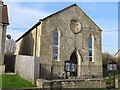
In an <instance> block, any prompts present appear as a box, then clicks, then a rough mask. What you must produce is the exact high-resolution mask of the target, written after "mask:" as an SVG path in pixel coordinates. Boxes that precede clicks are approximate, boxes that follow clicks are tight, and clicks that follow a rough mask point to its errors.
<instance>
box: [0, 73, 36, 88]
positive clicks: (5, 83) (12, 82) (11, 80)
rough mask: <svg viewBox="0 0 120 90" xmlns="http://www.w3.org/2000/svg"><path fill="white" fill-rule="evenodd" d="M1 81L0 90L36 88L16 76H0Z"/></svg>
mask: <svg viewBox="0 0 120 90" xmlns="http://www.w3.org/2000/svg"><path fill="white" fill-rule="evenodd" d="M0 78H2V81H0V85H1V86H0V88H30V87H36V86H35V85H33V84H31V83H30V82H29V81H27V80H24V79H23V78H21V77H19V76H18V75H6V74H4V75H0Z"/></svg>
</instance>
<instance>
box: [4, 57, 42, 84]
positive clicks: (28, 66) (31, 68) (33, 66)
mask: <svg viewBox="0 0 120 90" xmlns="http://www.w3.org/2000/svg"><path fill="white" fill-rule="evenodd" d="M39 65H40V58H39V57H33V56H25V55H10V56H5V68H6V71H9V72H10V71H12V72H14V73H16V74H18V75H19V76H21V77H22V78H24V79H26V80H28V81H30V82H31V83H33V84H35V82H36V79H37V78H39V70H40V69H39V68H40V66H39Z"/></svg>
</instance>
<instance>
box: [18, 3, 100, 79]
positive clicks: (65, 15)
mask: <svg viewBox="0 0 120 90" xmlns="http://www.w3.org/2000/svg"><path fill="white" fill-rule="evenodd" d="M101 31H102V30H101V29H100V28H99V27H98V26H97V25H96V24H95V23H94V22H93V21H92V20H91V19H90V18H89V17H88V16H87V15H86V14H85V13H84V12H83V11H82V10H81V9H80V8H79V7H78V6H77V5H76V4H73V5H71V6H69V7H67V8H65V9H63V10H61V11H58V12H56V13H54V14H52V15H50V16H48V17H46V18H44V19H40V21H39V22H38V23H36V24H35V25H34V26H33V27H32V28H31V29H29V30H28V31H27V32H26V33H25V34H23V35H22V36H21V37H20V38H19V39H18V40H16V55H30V56H38V57H40V77H44V78H49V77H51V76H52V77H54V78H58V77H59V76H60V75H62V73H63V72H66V74H67V76H69V77H78V78H90V77H102V45H101Z"/></svg>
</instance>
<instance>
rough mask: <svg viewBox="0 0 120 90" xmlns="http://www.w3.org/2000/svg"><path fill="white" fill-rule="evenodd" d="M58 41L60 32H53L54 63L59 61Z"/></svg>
mask: <svg viewBox="0 0 120 90" xmlns="http://www.w3.org/2000/svg"><path fill="white" fill-rule="evenodd" d="M58 39H59V34H58V31H54V32H53V60H54V61H57V60H58Z"/></svg>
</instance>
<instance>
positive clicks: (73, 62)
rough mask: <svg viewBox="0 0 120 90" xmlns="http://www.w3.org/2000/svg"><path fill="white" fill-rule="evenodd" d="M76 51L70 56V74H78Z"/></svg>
mask: <svg viewBox="0 0 120 90" xmlns="http://www.w3.org/2000/svg"><path fill="white" fill-rule="evenodd" d="M76 55H77V54H76V51H74V52H73V53H72V55H71V56H70V63H71V71H70V76H77V63H78V62H77V56H76Z"/></svg>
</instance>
